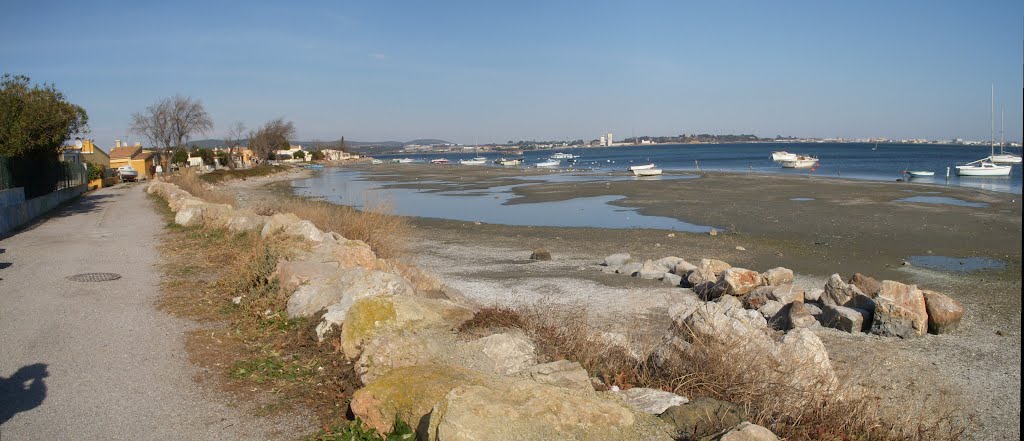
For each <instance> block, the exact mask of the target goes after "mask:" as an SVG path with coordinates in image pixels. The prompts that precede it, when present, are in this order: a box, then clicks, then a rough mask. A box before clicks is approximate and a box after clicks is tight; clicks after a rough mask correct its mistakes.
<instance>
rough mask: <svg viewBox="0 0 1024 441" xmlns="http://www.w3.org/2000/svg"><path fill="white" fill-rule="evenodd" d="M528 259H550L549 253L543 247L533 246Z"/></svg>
mask: <svg viewBox="0 0 1024 441" xmlns="http://www.w3.org/2000/svg"><path fill="white" fill-rule="evenodd" d="M530 260H551V253H550V252H549V251H548V250H546V249H544V248H534V249H533V253H531V254H530Z"/></svg>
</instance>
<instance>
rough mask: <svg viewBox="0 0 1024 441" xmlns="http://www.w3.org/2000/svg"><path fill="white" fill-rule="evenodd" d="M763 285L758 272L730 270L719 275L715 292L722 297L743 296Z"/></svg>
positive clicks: (739, 269) (742, 269)
mask: <svg viewBox="0 0 1024 441" xmlns="http://www.w3.org/2000/svg"><path fill="white" fill-rule="evenodd" d="M760 285H761V275H760V274H758V273H757V271H751V270H748V269H744V268H729V269H726V270H724V271H722V272H721V274H719V275H718V282H717V283H715V288H714V290H715V291H716V292H718V293H720V294H722V295H731V296H742V295H744V294H746V293H748V292H750V291H751V290H753V289H754V288H757V287H758V286H760Z"/></svg>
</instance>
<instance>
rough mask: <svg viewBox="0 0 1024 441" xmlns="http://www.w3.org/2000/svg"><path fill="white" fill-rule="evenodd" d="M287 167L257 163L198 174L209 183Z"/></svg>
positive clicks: (266, 173)
mask: <svg viewBox="0 0 1024 441" xmlns="http://www.w3.org/2000/svg"><path fill="white" fill-rule="evenodd" d="M288 169H289V168H288V167H285V166H283V165H266V164H264V165H258V166H256V167H253V168H238V169H234V170H229V169H223V168H222V169H219V170H214V171H212V172H209V173H206V174H203V175H202V176H200V179H202V180H203V181H205V182H209V183H211V184H217V183H221V182H224V181H230V180H232V179H247V178H256V177H260V176H267V175H272V174H274V173H279V172H283V171H287V170H288Z"/></svg>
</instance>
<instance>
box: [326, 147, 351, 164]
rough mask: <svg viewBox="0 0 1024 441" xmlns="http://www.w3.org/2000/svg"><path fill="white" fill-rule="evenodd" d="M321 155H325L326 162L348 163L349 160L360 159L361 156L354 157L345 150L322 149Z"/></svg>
mask: <svg viewBox="0 0 1024 441" xmlns="http://www.w3.org/2000/svg"><path fill="white" fill-rule="evenodd" d="M320 153H323V154H324V160H326V161H347V160H349V159H358V158H359V155H353V154H351V153H349V152H346V151H344V150H335V149H321V150H320Z"/></svg>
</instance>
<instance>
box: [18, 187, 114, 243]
mask: <svg viewBox="0 0 1024 441" xmlns="http://www.w3.org/2000/svg"><path fill="white" fill-rule="evenodd" d="M117 196H118V194H117V193H114V194H110V193H107V194H96V193H95V192H90V193H85V194H82V195H81V196H79V197H77V198H74V199H72V200H70V201H67V202H64V203H62V204H60V205H58V206H57V207H55V208H54V209H53V210H50V211H49V212H48V213H46V214H44V215H42V216H39V217H37V218H35V219H33V220H31V221H29V222H28V223H27V224H25V225H22V226H20V227H18V228H15V229H13V230H11V231H9V232H8V233H7V234H6V235H0V239H5V238H7V237H11V236H14V235H15V234H19V233H24V232H26V231H32V230H34V229H36V228H37V227H39V226H40V225H43V224H45V223H46V222H47V221H49V220H50V219H55V218H61V217H68V216H74V215H76V214H83V213H92V212H94V211H99V210H101V209H102V208H103V206H104V205H107V204H108V203H110V202H113V200H112V199H114V198H116V197H117Z"/></svg>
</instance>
